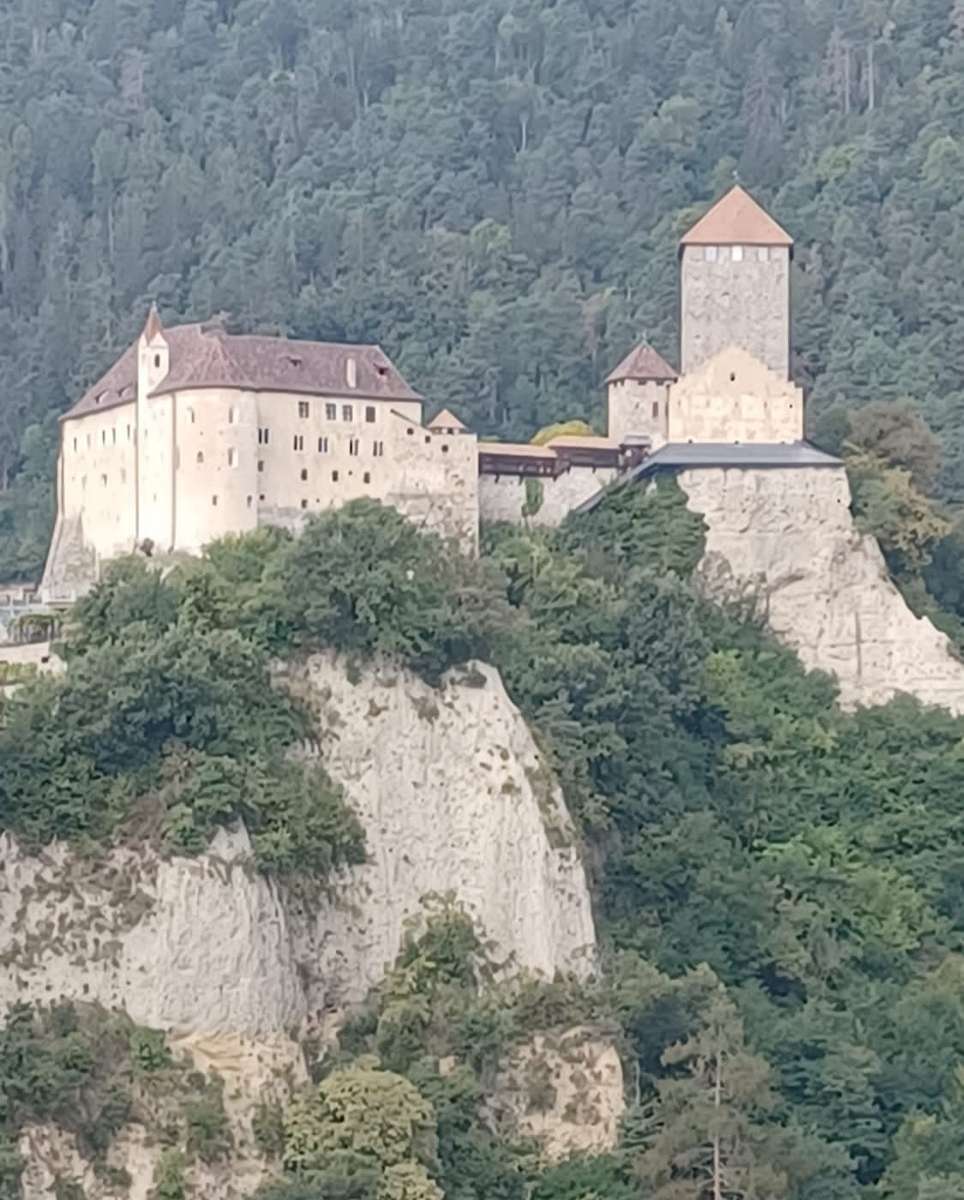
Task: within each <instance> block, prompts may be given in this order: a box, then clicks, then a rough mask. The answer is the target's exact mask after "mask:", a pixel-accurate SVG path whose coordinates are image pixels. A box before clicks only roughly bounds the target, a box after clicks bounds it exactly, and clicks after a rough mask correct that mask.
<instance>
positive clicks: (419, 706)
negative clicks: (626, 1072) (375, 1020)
mask: <svg viewBox="0 0 964 1200" xmlns="http://www.w3.org/2000/svg"><path fill="white" fill-rule="evenodd" d="M288 682H289V683H290V685H291V686H293V687H297V688H301V689H304V690H306V691H307V693H308V694H309V696H311V697H312V698H313V699H314V700H315V701H316V702H317V706H318V709H319V730H318V749H317V750H316V751H315V752H316V753H318V754H319V755H320V757H321V759H322V761H323V762H324V764H325V766H326V768H327V770H328V772H329V774H330V775H331V777H332V778H333V779H334V780H336V781H337V782H339V783H341V784H342V785H343V786H344V789H345V792H346V795H347V797H348V800H349V802H350V803H351V804H352V805H353V806H354V808H355V809H356V811H357V812H358V814H359V816H360V818H361V820H362V822H363V824H364V827H365V831H366V835H367V848H368V856H369V861H368V862H367V863H366V864H365V865H364V866H361V867H359V868H355V869H352V870H351V871H345V872H343V873H342V875H341V877H340V878H337V879H335V880H332V881H331V886H330V887H329V888H328V889H327V890H323V889H321V888H319V889H318V890H317V892H316V894H315V895H314V896H306V895H305V893H304V891H303V890H301V891H298V892H294V891H292V892H289V891H288V890H286V889H285V888H284V887H283V886H281V885H279V884H277V883H275V882H274V881H272V880H269V879H266V878H265V877H264V876H262V875H260V874H259V873H258V872H257V871H256V870H255V869H254V867H253V865H252V862H251V847H250V841H249V839H248V836H247V834H246V832H245V830H244V829H243V828H240V827H239V828H236V829H234V830H232V831H222V832H221V833H220V834H219V835H218V836H217V838H216V839H215V840H214V842H213V844H212V845H211V847H210V849H209V850H208V852H207V853H205V854H204V855H202V856H200V857H199V858H196V859H186V858H173V859H164V858H163V857H161V856H159V855H158V854H156V853H154V852H153V851H150V850H147V849H144V848H140V849H136V850H135V849H118V850H115V851H113V852H112V853H111V854H109V855H107V856H106V857H105V858H104V859H101V860H87V859H84V858H82V857H80V856H78V855H76V854H74V853H73V852H71V851H70V850H69V849H68V848H67V847H65V846H60V845H57V846H52V847H49V848H48V849H46V850H45V851H43V852H42V853H40V854H30V853H27V852H26V851H25V850H24V849H23V848H22V847H20V846H19V845H18V844H17V843H16V841H15V840H14V839H13V838H11V837H9V836H4V837H2V838H0V959H2V967H3V969H2V970H0V1012H2V1011H5V1010H6V1008H7V1007H8V1006H9V1005H11V1004H13V1003H14V1002H15V1001H28V1002H37V1003H43V1004H48V1003H52V1002H55V1001H58V1000H61V999H73V1000H77V1001H84V1002H87V1003H99V1004H101V1005H103V1006H104V1007H106V1008H108V1009H119V1010H122V1011H124V1012H126V1013H127V1014H128V1016H130V1017H131V1018H132V1020H134V1021H135V1022H137V1023H138V1024H141V1025H148V1026H151V1027H154V1028H159V1029H163V1030H165V1031H166V1032H167V1034H168V1040H169V1042H170V1043H171V1045H172V1048H173V1049H174V1050H175V1052H176V1053H178V1054H188V1055H190V1058H191V1060H192V1061H193V1062H194V1064H195V1065H196V1066H197V1067H198V1068H200V1069H202V1070H205V1071H209V1070H213V1071H216V1072H217V1073H218V1074H219V1075H220V1076H221V1077H222V1079H223V1080H224V1083H225V1087H224V1098H225V1108H226V1111H227V1114H228V1116H229V1119H230V1122H231V1126H232V1133H233V1136H234V1139H235V1145H236V1148H237V1153H236V1155H235V1156H234V1158H233V1160H232V1164H231V1171H230V1172H229V1176H226V1177H225V1178H224V1179H223V1180H222V1179H221V1178H220V1177H218V1178H217V1179H215V1178H214V1177H213V1176H212V1177H211V1178H210V1179H204V1180H200V1179H199V1180H198V1181H196V1182H197V1186H198V1187H199V1188H200V1191H199V1192H198V1194H203V1195H210V1196H212V1197H213V1198H214V1200H221V1197H224V1198H225V1200H227V1198H228V1197H234V1196H241V1195H246V1194H250V1192H252V1191H253V1190H254V1189H255V1188H256V1186H257V1184H258V1182H259V1179H260V1178H261V1175H262V1173H263V1164H262V1163H261V1161H260V1159H259V1157H258V1155H257V1153H256V1150H255V1147H254V1144H253V1139H252V1132H251V1118H252V1115H253V1110H254V1106H255V1105H256V1104H257V1103H259V1102H260V1101H265V1102H271V1101H273V1100H276V1099H280V1098H282V1097H283V1096H284V1095H285V1094H286V1093H287V1092H288V1091H289V1090H290V1088H291V1087H292V1086H296V1085H298V1084H299V1083H301V1082H302V1081H303V1080H304V1079H305V1078H306V1072H305V1065H304V1061H303V1057H302V1053H301V1050H300V1047H299V1039H300V1038H301V1037H303V1036H305V1035H307V1034H320V1035H322V1036H324V1034H325V1033H326V1032H327V1027H328V1023H329V1021H330V1019H331V1018H332V1017H333V1016H336V1015H337V1014H339V1013H340V1012H342V1011H343V1010H344V1009H345V1007H346V1006H348V1005H350V1004H352V1003H353V1002H355V1001H358V1000H360V999H362V998H363V997H364V995H365V994H366V993H367V991H368V989H369V988H370V987H371V985H373V984H374V983H376V982H378V981H379V980H380V979H381V977H382V975H383V973H384V970H385V968H386V967H388V966H389V965H390V964H391V963H392V962H393V961H394V959H395V957H396V955H397V953H398V950H399V948H400V945H401V941H402V938H403V936H404V933H405V929H406V926H407V923H408V922H409V921H410V919H414V920H417V919H418V917H419V915H420V914H421V913H422V912H423V911H424V905H423V902H425V901H426V899H427V898H428V897H431V896H432V895H433V894H436V895H438V894H451V895H452V896H454V897H455V898H456V899H458V900H459V901H461V902H462V903H463V904H464V905H465V906H466V908H467V909H468V910H469V911H470V912H471V913H472V914H473V915H474V916H475V917H476V918H477V920H478V922H479V925H480V927H481V928H482V929H483V930H484V931H485V934H486V936H487V937H488V939H489V950H490V953H491V954H492V956H493V957H494V958H495V959H496V960H497V961H499V962H501V963H502V964H503V965H504V967H505V968H506V970H508V971H511V970H521V969H527V970H530V971H534V972H538V973H541V974H543V975H546V976H552V975H553V974H555V973H556V972H557V971H572V972H574V973H576V974H580V975H586V974H588V973H590V972H591V971H592V970H593V969H594V965H595V955H596V943H595V933H594V927H593V920H592V912H591V908H590V900H589V893H588V889H587V886H586V880H585V876H584V872H583V868H582V864H581V862H580V859H579V855H578V852H577V848H576V845H575V840H574V837H573V831H572V827H571V822H570V818H569V815H568V813H567V812H566V809H565V806H564V804H563V801H562V796H561V793H560V791H559V789H558V787H557V786H556V785H555V783H554V781H553V780H552V778H551V776H550V774H549V773H548V771H547V769H546V767H545V765H544V764H543V763H542V761H541V759H540V757H539V753H538V750H537V748H536V745H535V742H534V741H533V739H532V735H531V734H530V732H529V730H528V728H527V726H526V724H525V722H524V721H523V719H522V717H521V715H520V713H519V712H518V710H517V709H516V708H515V707H514V705H513V704H512V703H511V701H510V700H509V698H508V697H507V695H506V693H505V690H504V688H503V686H502V682H501V680H500V678H499V675H498V673H497V672H496V671H495V670H494V669H492V668H491V667H486V666H472V667H467V668H463V669H462V670H461V671H458V672H455V673H453V674H451V675H450V676H449V677H448V678H447V679H446V680H445V681H444V683H443V685H442V686H441V687H439V688H438V689H434V688H431V687H430V686H429V685H427V684H425V683H424V682H422V681H421V680H419V679H416V678H415V677H413V676H411V675H410V674H407V673H405V672H402V671H399V670H396V669H391V668H388V667H382V668H378V669H369V668H365V669H364V670H362V671H359V672H357V673H356V672H355V671H353V670H349V669H347V668H346V666H345V664H343V663H342V662H340V661H338V660H337V659H336V658H335V657H334V656H331V655H319V656H317V657H315V658H312V659H310V660H309V661H308V662H307V663H306V664H305V665H304V666H303V667H300V668H299V669H298V670H297V671H291V672H290V674H289V679H288ZM148 1133H149V1131H148ZM144 1134H145V1131H144V1130H143V1129H142V1128H140V1127H139V1126H134V1127H131V1128H130V1129H128V1130H126V1131H125V1132H124V1133H123V1134H122V1135H121V1138H120V1139H119V1143H120V1144H119V1147H115V1148H114V1149H113V1150H112V1153H114V1154H115V1157H117V1161H118V1165H119V1166H122V1167H123V1168H124V1170H126V1171H127V1172H128V1174H130V1176H131V1178H132V1180H135V1181H136V1182H135V1183H132V1185H131V1189H132V1190H131V1191H130V1193H129V1194H130V1195H131V1196H145V1197H146V1195H147V1193H148V1190H149V1188H150V1187H151V1186H153V1183H152V1182H151V1181H152V1179H153V1171H154V1167H155V1165H156V1160H157V1153H158V1149H157V1147H156V1146H153V1147H151V1148H149V1149H148V1150H145V1148H144V1144H143V1141H144ZM23 1137H24V1145H23V1150H24V1154H25V1156H26V1157H27V1159H28V1164H29V1172H28V1175H27V1177H26V1180H25V1188H26V1191H25V1194H26V1195H27V1196H28V1197H29V1200H47V1198H48V1197H51V1198H52V1197H53V1195H54V1192H53V1190H52V1189H53V1187H54V1183H53V1182H52V1181H53V1180H55V1179H56V1178H57V1177H58V1176H59V1177H61V1178H64V1177H71V1178H76V1179H79V1180H86V1181H88V1182H90V1183H91V1186H92V1187H93V1182H92V1177H91V1178H90V1179H89V1178H88V1176H89V1171H88V1166H89V1164H84V1163H83V1162H82V1161H79V1160H78V1158H77V1152H76V1146H74V1145H73V1144H72V1142H71V1139H70V1138H69V1137H68V1136H67V1135H65V1134H63V1133H62V1132H60V1131H56V1130H51V1129H49V1128H47V1127H44V1126H38V1127H36V1128H35V1129H33V1130H29V1131H26V1132H25V1133H24V1135H23ZM100 1187H101V1185H100V1184H98V1185H97V1187H94V1190H90V1191H89V1192H88V1194H89V1195H90V1196H91V1197H95V1198H96V1200H101V1196H102V1195H103V1197H104V1198H105V1200H106V1198H107V1197H108V1196H109V1195H110V1193H109V1192H103V1191H102V1189H101V1190H98V1188H100Z"/></svg>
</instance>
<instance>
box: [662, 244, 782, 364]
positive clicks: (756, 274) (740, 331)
mask: <svg viewBox="0 0 964 1200" xmlns="http://www.w3.org/2000/svg"><path fill="white" fill-rule="evenodd" d="M737 256H738V257H739V261H736V257H737ZM680 325H681V329H680V332H681V342H680V358H681V361H680V373H681V374H684V375H685V374H687V373H688V372H690V371H694V370H696V369H697V368H699V367H700V366H701V365H702V364H703V363H704V362H706V361H707V360H708V359H710V358H712V357H713V355H715V354H718V353H719V352H720V351H721V350H725V349H726V348H727V347H728V346H742V347H743V348H744V349H746V350H747V351H749V352H750V353H751V354H753V355H754V356H755V357H756V358H758V359H760V360H761V361H762V362H764V363H766V365H767V366H768V367H769V368H770V370H771V371H775V372H776V373H777V374H778V375H780V376H781V377H782V378H783V379H786V378H787V377H788V375H789V373H790V251H789V249H788V248H787V247H785V246H684V247H683V255H682V267H681V312H680Z"/></svg>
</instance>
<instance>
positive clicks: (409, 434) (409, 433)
mask: <svg viewBox="0 0 964 1200" xmlns="http://www.w3.org/2000/svg"><path fill="white" fill-rule="evenodd" d="M405 432H406V434H407V435H408V436H409V437H411V436H412V434H413V433H414V432H415V430H414V429H412V428H411V427H409V428H408V429H406V430H405Z"/></svg>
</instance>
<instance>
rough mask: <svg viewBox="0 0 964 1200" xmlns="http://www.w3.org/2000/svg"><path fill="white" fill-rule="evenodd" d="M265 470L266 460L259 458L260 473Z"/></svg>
mask: <svg viewBox="0 0 964 1200" xmlns="http://www.w3.org/2000/svg"><path fill="white" fill-rule="evenodd" d="M263 470H264V459H263V458H259V459H258V471H259V472H260V471H263Z"/></svg>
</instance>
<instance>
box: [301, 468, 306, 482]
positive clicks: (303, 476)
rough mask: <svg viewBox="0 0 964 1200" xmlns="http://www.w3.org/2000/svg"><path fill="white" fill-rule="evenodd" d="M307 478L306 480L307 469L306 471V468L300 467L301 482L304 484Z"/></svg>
mask: <svg viewBox="0 0 964 1200" xmlns="http://www.w3.org/2000/svg"><path fill="white" fill-rule="evenodd" d="M307 478H308V469H307V467H302V468H301V482H302V483H304V482H305V480H306V479H307Z"/></svg>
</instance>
